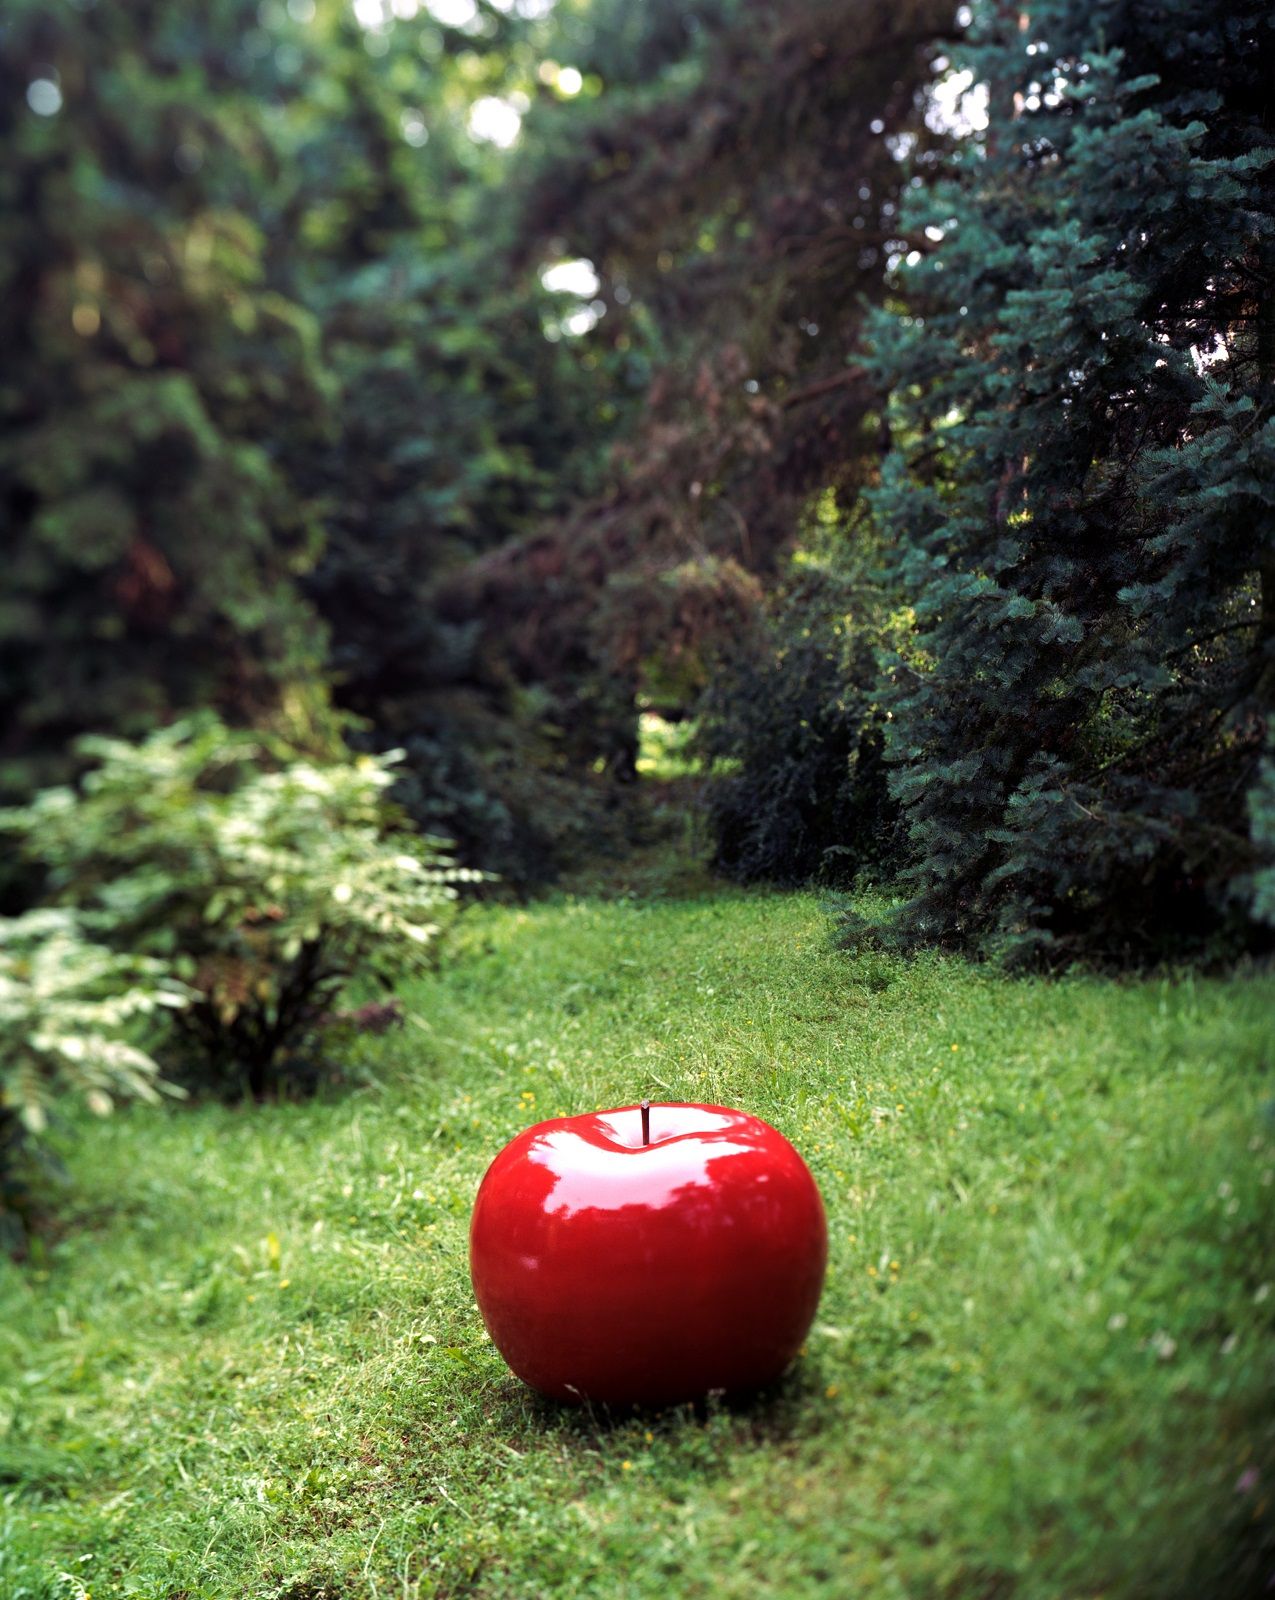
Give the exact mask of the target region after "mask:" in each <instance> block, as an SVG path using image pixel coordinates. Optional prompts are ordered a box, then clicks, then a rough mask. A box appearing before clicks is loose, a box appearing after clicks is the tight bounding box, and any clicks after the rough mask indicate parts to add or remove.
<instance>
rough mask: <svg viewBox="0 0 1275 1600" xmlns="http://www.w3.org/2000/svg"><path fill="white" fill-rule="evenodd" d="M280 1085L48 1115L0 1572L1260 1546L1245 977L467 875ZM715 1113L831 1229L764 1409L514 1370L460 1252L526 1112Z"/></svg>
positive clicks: (1051, 1590) (1010, 1572) (342, 1571)
mask: <svg viewBox="0 0 1275 1600" xmlns="http://www.w3.org/2000/svg"><path fill="white" fill-rule="evenodd" d="M411 1000H412V1002H413V1004H414V1006H415V1007H416V1009H417V1011H418V1013H419V1019H420V1020H419V1022H418V1023H416V1024H414V1025H411V1026H409V1027H407V1028H406V1029H404V1030H403V1031H402V1032H401V1033H400V1034H397V1035H395V1036H392V1037H388V1038H384V1039H378V1040H368V1041H365V1042H364V1043H363V1044H362V1045H361V1046H360V1055H359V1059H358V1060H357V1061H356V1062H353V1063H351V1067H352V1071H353V1073H354V1079H355V1081H354V1083H353V1085H352V1086H349V1087H346V1088H344V1089H342V1090H341V1091H339V1092H337V1091H333V1092H332V1094H331V1095H330V1096H329V1097H327V1098H324V1099H320V1100H319V1101H316V1102H313V1103H310V1104H306V1105H280V1106H273V1107H265V1108H258V1109H255V1110H248V1109H244V1110H235V1109H227V1108H221V1107H212V1106H208V1107H198V1108H191V1109H185V1110H177V1111H173V1112H169V1113H167V1114H161V1113H155V1112H149V1111H144V1110H136V1111H133V1112H130V1113H129V1114H127V1115H123V1116H118V1117H116V1118H115V1119H113V1120H112V1121H110V1122H107V1123H101V1124H98V1123H94V1124H92V1125H87V1124H86V1125H83V1126H77V1127H75V1128H74V1129H72V1130H69V1134H73V1135H74V1138H73V1140H72V1139H71V1138H70V1137H68V1141H67V1146H66V1152H65V1153H66V1156H67V1160H68V1164H69V1166H70V1169H71V1173H72V1177H71V1180H70V1183H69V1186H68V1188H67V1190H66V1192H65V1194H64V1195H63V1197H62V1221H61V1222H60V1223H59V1225H58V1226H57V1228H56V1229H55V1230H54V1231H52V1232H51V1234H50V1236H49V1238H48V1240H47V1241H46V1243H45V1246H44V1248H43V1250H42V1251H38V1252H37V1253H36V1254H35V1255H34V1256H33V1258H32V1259H31V1260H29V1261H27V1262H25V1263H23V1264H21V1265H7V1266H4V1267H3V1268H0V1596H3V1597H4V1600H19V1597H23V1600H25V1597H41V1600H44V1597H53V1596H57V1597H71V1596H81V1595H89V1594H91V1596H92V1597H93V1600H104V1597H106V1596H124V1595H132V1596H146V1597H154V1600H160V1597H163V1600H179V1597H180V1600H197V1597H198V1600H203V1597H212V1596H236V1597H240V1596H242V1597H253V1600H258V1597H260V1600H266V1597H270V1600H363V1597H367V1600H371V1597H386V1600H389V1597H414V1596H415V1597H424V1596H433V1595H438V1596H462V1595H464V1596H474V1597H489V1600H491V1597H497V1596H519V1597H521V1596H529V1597H530V1596H537V1595H544V1594H553V1595H564V1596H589V1595H597V1596H608V1597H610V1596H614V1597H617V1600H628V1597H630V1596H632V1597H635V1600H637V1597H642V1596H661V1597H663V1596H679V1597H681V1596H688V1597H695V1596H708V1595H710V1594H711V1595H725V1596H739V1597H743V1596H758V1595H761V1596H766V1595H774V1596H812V1597H813V1596H818V1597H822V1600H841V1597H846V1596H852V1595H853V1596H870V1597H902V1596H908V1597H916V1596H935V1597H940V1596H941V1597H950V1600H976V1597H977V1600H1002V1597H1004V1600H1009V1597H1021V1600H1028V1597H1032V1600H1034V1597H1037V1596H1040V1597H1052V1596H1057V1597H1059V1600H1062V1597H1078V1596H1095V1597H1096V1596H1098V1595H1104V1596H1107V1597H1117V1596H1124V1597H1134V1596H1148V1597H1150V1596H1155V1597H1171V1596H1179V1595H1180V1596H1183V1597H1186V1596H1206V1595H1207V1596H1210V1597H1213V1596H1217V1597H1225V1596H1246V1595H1249V1594H1258V1593H1262V1592H1264V1591H1265V1588H1266V1584H1267V1581H1268V1579H1269V1578H1270V1577H1271V1576H1272V1574H1275V1529H1273V1528H1272V1490H1273V1489H1275V1406H1273V1405H1272V1386H1271V1377H1272V1372H1273V1371H1275V1366H1273V1358H1275V1287H1273V1286H1275V1228H1273V1227H1272V1213H1273V1212H1275V1204H1273V1202H1275V1101H1273V1100H1272V1096H1273V1095H1275V1088H1273V1086H1272V1073H1271V1051H1272V1043H1271V1038H1272V1030H1271V1019H1272V1009H1273V1008H1272V1002H1273V1000H1275V982H1273V981H1272V979H1271V978H1269V977H1262V976H1252V977H1246V978H1245V977H1239V978H1231V979H1227V980H1208V981H1205V980H1201V979H1198V978H1197V979H1192V978H1189V977H1188V978H1183V979H1181V980H1179V981H1170V980H1156V981H1143V982H1136V983H1133V982H1131V983H1125V984H1117V983H1113V982H1110V981H1108V980H1100V979H1095V978H1084V977H1076V978H1068V979H1063V980H1060V981H1056V982H1049V983H1046V982H1043V981H1042V982H1034V981H1023V980H1018V981H1013V982H1010V981H1007V980H1005V979H1003V978H1001V977H998V976H997V975H995V974H993V973H991V972H988V971H986V970H983V969H979V968H976V967H972V966H970V965H968V964H965V963H963V962H960V961H956V960H950V959H946V958H943V957H939V956H930V957H925V958H922V959H918V960H914V961H911V962H903V961H900V960H896V959H892V958H886V957H881V956H874V955H864V956H860V957H855V958H851V957H847V956H845V955H843V954H839V953H836V952H834V951H832V950H830V949H829V948H828V946H827V943H826V932H825V922H824V919H823V917H822V914H821V912H820V910H819V907H818V905H817V904H816V902H815V901H814V900H813V899H811V898H810V897H808V896H803V895H791V896H779V895H772V894H749V893H721V894H716V895H704V896H700V897H698V898H695V899H686V900H676V899H668V900H664V901H657V902H650V901H646V902H643V901H635V900H631V899H620V900H617V901H613V902H610V903H604V902H601V901H597V900H573V899H563V900H560V901H558V902H555V903H549V904H546V905H543V906H540V907H537V908H534V909H532V910H514V909H509V908H501V907H488V908H483V909H482V910H480V911H479V912H478V913H477V914H476V915H474V916H473V917H471V918H470V919H469V920H468V921H467V923H466V924H465V926H464V928H463V930H462V932H461V933H460V935H459V938H458V940H457V942H456V945H455V946H454V949H453V952H452V954H451V955H450V956H449V958H448V961H447V965H446V967H445V968H444V970H443V971H442V972H441V973H440V974H439V975H438V977H437V978H436V979H434V980H431V981H430V982H428V983H425V984H422V985H421V986H420V987H419V988H418V989H417V990H416V991H415V992H414V993H413V994H412V996H411ZM643 1094H650V1095H652V1096H653V1097H656V1098H660V1097H663V1098H679V1099H680V1098H686V1099H697V1100H707V1101H718V1102H724V1103H727V1104H735V1105H741V1106H744V1107H747V1108H748V1109H750V1110H752V1111H755V1112H757V1113H758V1114H759V1115H761V1116H763V1117H765V1118H766V1119H767V1120H769V1121H771V1122H773V1123H775V1124H776V1125H777V1126H778V1127H780V1128H781V1129H783V1130H784V1131H785V1132H786V1133H788V1134H789V1136H790V1137H791V1138H792V1139H793V1140H794V1141H795V1142H796V1143H797V1145H798V1146H799V1148H800V1149H801V1150H802V1151H803V1153H804V1154H805V1155H806V1157H807V1159H808V1160H809V1162H810V1164H811V1167H812V1168H813V1170H814V1172H815V1175H816V1177H817V1178H818V1180H819V1183H820V1186H821V1188H822V1189H823V1192H824V1196H825V1200H826V1202H827V1206H828V1211H829V1222H830V1235H831V1260H830V1268H829V1278H828V1285H827V1289H826V1292H825V1296H824V1300H823V1304H822V1306H821V1309H820V1314H819V1317H818V1319H817V1322H816V1325H815V1328H814V1330H813V1331H812V1334H811V1337H810V1340H809V1343H808V1346H807V1350H806V1352H805V1354H804V1355H803V1357H802V1358H801V1359H800V1360H799V1361H798V1362H797V1363H796V1365H795V1366H794V1368H793V1369H792V1371H791V1372H790V1374H789V1375H788V1376H787V1377H786V1378H785V1380H784V1381H783V1382H782V1384H781V1385H780V1386H779V1387H778V1389H777V1390H776V1391H775V1392H773V1393H771V1394H768V1395H764V1396H761V1397H758V1398H755V1399H753V1400H752V1401H749V1402H740V1403H735V1404H729V1405H728V1404H716V1405H709V1406H707V1407H701V1408H699V1409H698V1410H696V1409H694V1408H680V1409H675V1410H671V1411H666V1412H664V1413H661V1414H658V1415H646V1416H642V1415H639V1416H629V1417H608V1416H606V1415H603V1414H598V1413H590V1412H587V1411H583V1412H582V1411H571V1410H566V1409H561V1408H558V1407H555V1406H551V1405H549V1404H548V1403H545V1402H541V1401H539V1400H538V1399H537V1398H536V1397H535V1396H533V1395H531V1394H530V1393H529V1392H528V1391H526V1390H525V1389H523V1388H522V1387H521V1386H520V1385H519V1384H518V1383H517V1382H516V1381H515V1380H514V1379H513V1378H512V1377H510V1376H509V1374H508V1373H507V1372H506V1370H505V1369H504V1367H503V1365H502V1363H501V1361H500V1359H499V1357H498V1355H497V1354H496V1353H495V1352H494V1350H493V1349H492V1347H491V1345H490V1344H489V1343H488V1342H487V1341H486V1338H485V1335H484V1333H483V1330H482V1327H481V1323H480V1321H479V1319H478V1316H477V1312H476V1310H475V1307H474V1305H473V1302H472V1297H471V1294H470V1290H469V1283H468V1276H467V1269H466V1227H467V1222H468V1213H469V1207H470V1204H471V1202H472V1198H473V1194H474V1190H475V1188H476V1186H477V1183H478V1180H479V1179H480V1177H481V1175H482V1172H483V1170H484V1169H485V1166H486V1163H487V1162H488V1160H489V1159H490V1158H491V1156H492V1155H493V1154H494V1153H495V1151H496V1150H497V1149H498V1148H499V1147H500V1145H501V1144H502V1143H503V1142H504V1141H505V1140H506V1139H507V1138H508V1137H510V1136H511V1135H512V1134H513V1133H514V1132H515V1131H517V1130H518V1129H519V1128H521V1127H522V1126H525V1125H526V1124H527V1123H528V1122H531V1121H534V1120H537V1119H538V1118H540V1117H544V1116H550V1115H555V1114H558V1113H567V1112H572V1111H576V1110H584V1109H592V1108H594V1107H597V1106H605V1105H615V1104H622V1103H628V1102H632V1101H633V1100H636V1099H638V1098H640V1097H641V1096H642V1095H643Z"/></svg>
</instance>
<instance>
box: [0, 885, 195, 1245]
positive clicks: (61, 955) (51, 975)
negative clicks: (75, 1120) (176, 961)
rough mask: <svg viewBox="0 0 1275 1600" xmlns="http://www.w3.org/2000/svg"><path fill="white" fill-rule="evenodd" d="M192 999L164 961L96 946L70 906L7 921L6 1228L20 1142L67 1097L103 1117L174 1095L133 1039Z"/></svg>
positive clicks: (3, 1058)
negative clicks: (121, 1106)
mask: <svg viewBox="0 0 1275 1600" xmlns="http://www.w3.org/2000/svg"><path fill="white" fill-rule="evenodd" d="M189 998H190V996H189V995H188V993H187V991H186V990H185V988H184V986H183V985H181V984H179V983H175V982H174V981H173V980H172V979H171V978H170V977H169V976H168V975H167V969H166V966H165V963H164V962H162V961H156V960H154V959H151V958H147V957H145V956H137V955H128V954H122V953H120V952H118V951H115V950H110V949H107V948H105V947H104V946H102V945H100V944H94V943H92V942H90V941H89V940H88V939H86V938H85V937H84V934H83V931H82V929H81V928H80V926H79V923H78V920H77V918H76V917H75V915H74V913H72V912H70V911H67V910H53V909H50V910H44V911H32V912H28V913H27V914H26V915H25V916H22V917H3V918H0V1224H2V1223H3V1220H4V1213H5V1212H6V1211H12V1210H13V1209H14V1207H15V1205H16V1202H17V1193H18V1191H17V1190H16V1188H15V1178H14V1170H13V1169H14V1164H15V1157H16V1155H17V1153H18V1150H19V1148H20V1147H21V1146H22V1145H24V1144H26V1143H27V1142H28V1141H30V1140H31V1139H33V1138H38V1137H39V1136H40V1135H41V1134H43V1133H44V1132H45V1130H46V1128H47V1127H48V1125H49V1121H50V1118H51V1117H52V1116H53V1115H54V1114H55V1113H56V1111H57V1109H58V1108H59V1106H61V1105H65V1103H66V1101H67V1100H68V1098H72V1097H74V1098H80V1099H82V1100H83V1101H84V1102H85V1103H86V1104H87V1105H88V1107H89V1109H90V1110H91V1111H95V1112H97V1113H98V1114H99V1115H100V1116H105V1115H106V1113H107V1112H109V1111H110V1110H111V1109H112V1107H113V1106H114V1105H115V1104H116V1102H118V1101H120V1100H151V1101H154V1100H158V1099H159V1095H160V1091H161V1089H167V1090H169V1091H172V1086H171V1085H168V1084H165V1083H164V1082H163V1080H162V1079H161V1078H160V1073H159V1067H158V1066H157V1064H156V1062H155V1061H154V1059H153V1058H152V1057H151V1056H150V1055H148V1054H147V1053H146V1051H145V1050H143V1049H142V1048H140V1046H139V1045H138V1044H137V1043H136V1042H134V1041H135V1039H136V1038H137V1037H139V1035H144V1034H145V1033H147V1032H149V1031H150V1030H149V1029H147V1028H146V1027H145V1024H146V1022H147V1020H148V1019H149V1021H151V1022H154V1021H155V1020H156V1017H157V1015H159V1016H162V1015H164V1014H171V1013H173V1012H175V1011H176V1010H180V1009H181V1008H182V1007H184V1006H185V1005H186V1004H187V1002H188V1000H189Z"/></svg>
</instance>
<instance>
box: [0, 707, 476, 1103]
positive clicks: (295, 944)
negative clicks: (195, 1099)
mask: <svg viewBox="0 0 1275 1600" xmlns="http://www.w3.org/2000/svg"><path fill="white" fill-rule="evenodd" d="M80 749H81V751H82V753H83V754H84V755H85V756H86V757H88V758H90V759H91V760H92V761H93V762H94V763H95V764H94V765H93V766H92V767H91V768H90V769H89V770H88V771H87V772H86V773H85V775H84V777H83V778H82V780H81V782H80V784H79V786H78V787H77V788H74V789H72V788H65V787H64V788H55V789H46V790H44V791H43V792H41V793H40V794H39V795H37V796H36V798H35V799H34V800H33V801H32V802H31V803H30V804H29V805H27V806H24V807H21V808H12V809H9V810H8V811H5V812H3V813H0V830H6V831H8V832H9V833H11V834H13V835H16V836H17V837H18V838H19V839H20V840H21V842H22V846H23V849H24V851H25V853H26V854H27V856H28V857H29V858H30V859H32V860H33V861H35V862H37V863H39V864H40V865H41V866H42V867H43V868H44V870H45V873H46V875H47V883H48V893H49V896H50V898H51V899H53V900H54V901H56V902H58V903H63V904H69V905H73V906H75V907H77V908H78V909H79V910H80V912H81V914H82V916H83V918H84V921H85V924H86V926H87V927H89V928H90V929H92V931H93V932H94V934H95V936H96V937H98V938H100V939H103V940H104V941H106V942H108V943H109V944H111V945H112V946H113V947H114V948H116V949H120V950H123V949H127V950H134V951H140V952H142V953H144V954H146V955H149V956H152V957H155V958H157V959H159V960H162V961H163V962H164V963H165V966H166V970H167V971H168V972H169V974H170V975H171V976H172V977H173V978H175V979H179V980H180V981H182V982H183V983H185V984H186V985H188V986H189V987H190V989H191V990H192V991H193V999H192V1001H191V1003H190V1004H189V1005H188V1006H187V1007H186V1008H185V1009H184V1010H182V1011H181V1012H178V1013H174V1021H175V1023H176V1026H177V1028H178V1029H179V1031H180V1033H181V1034H182V1035H183V1036H184V1039H185V1043H186V1045H187V1046H188V1049H187V1057H188V1059H189V1060H192V1061H193V1062H194V1063H195V1064H196V1066H197V1069H198V1071H199V1073H200V1075H201V1076H202V1077H203V1078H204V1080H205V1081H211V1082H212V1083H213V1084H214V1085H215V1086H216V1087H218V1088H219V1089H222V1090H225V1091H229V1092H231V1093H235V1092H242V1091H243V1090H245V1089H246V1090H248V1091H249V1092H251V1093H252V1094H254V1095H259V1094H261V1093H263V1092H264V1091H265V1090H266V1089H267V1088H269V1087H270V1086H271V1084H272V1082H273V1081H274V1079H275V1078H276V1077H277V1075H278V1074H279V1072H280V1071H281V1070H282V1069H284V1068H286V1066H287V1065H288V1064H289V1063H294V1064H295V1063H296V1062H297V1061H298V1060H299V1059H301V1058H302V1057H303V1056H304V1055H305V1053H306V1052H307V1051H308V1052H311V1053H313V1051H314V1049H315V1046H316V1036H317V1035H318V1033H319V1032H320V1030H322V1029H323V1028H324V1026H325V1025H326V1024H327V1022H328V1021H329V1020H330V1019H331V1016H332V1013H333V1008H334V1007H335V1006H336V1004H337V1001H338V997H339V996H340V994H341V992H342V990H344V989H345V987H346V986H347V985H348V984H350V983H351V982H352V981H354V980H356V979H370V980H372V981H373V982H375V983H378V984H379V985H381V986H382V987H389V986H390V985H392V984H393V983H394V982H395V981H396V980H397V979H399V978H401V977H402V976H404V975H405V974H407V973H410V972H412V971H413V970H420V969H423V968H424V967H425V966H427V964H428V963H429V961H430V959H431V955H432V952H431V947H432V945H433V944H434V941H435V940H436V939H437V937H438V935H439V934H440V932H441V931H442V928H443V926H444V924H445V922H446V921H447V920H448V918H449V916H450V915H451V914H452V911H453V909H454V903H455V901H456V898H457V894H458V886H459V885H460V884H461V883H464V882H470V881H477V880H479V879H480V878H481V877H482V876H483V875H482V874H481V873H477V872H470V871H467V870H466V869H464V868H460V867H457V866H456V865H455V864H454V863H453V862H452V861H451V859H450V857H449V856H448V854H447V850H446V846H445V845H444V844H443V842H442V841H440V840H437V839H429V838H423V837H421V836H420V835H419V834H416V833H414V832H412V831H410V830H409V829H408V828H407V827H406V826H405V823H404V819H403V817H402V814H401V813H400V812H399V811H398V808H397V807H395V806H393V805H392V804H391V803H390V802H389V801H388V799H387V793H386V791H387V790H388V789H389V788H390V786H391V784H392V783H393V782H394V778H395V772H394V767H395V757H394V756H392V755H390V756H379V757H374V756H361V757H358V758H357V759H350V760H345V761H335V762H322V761H315V760H312V759H309V758H307V757H304V756H302V755H300V754H298V752H296V751H295V750H291V749H289V748H287V747H286V746H283V745H281V744H279V743H278V742H277V741H273V740H271V739H269V738H267V737H265V736H261V735H256V734H249V733H245V732H238V731H234V730H230V729H227V728H225V727H224V726H223V725H222V724H220V723H219V722H217V721H216V720H215V719H213V718H211V717H201V718H198V719H192V720H190V721H187V722H183V723H180V724H176V725H174V726H173V727H170V728H167V729H165V730H163V731H162V732H159V733H157V734H154V735H152V736H151V737H150V738H149V739H147V740H146V741H144V742H143V743H140V744H129V743H126V742H124V741H121V740H114V739H100V738H92V739H86V740H84V741H82V743H81V745H80Z"/></svg>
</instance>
